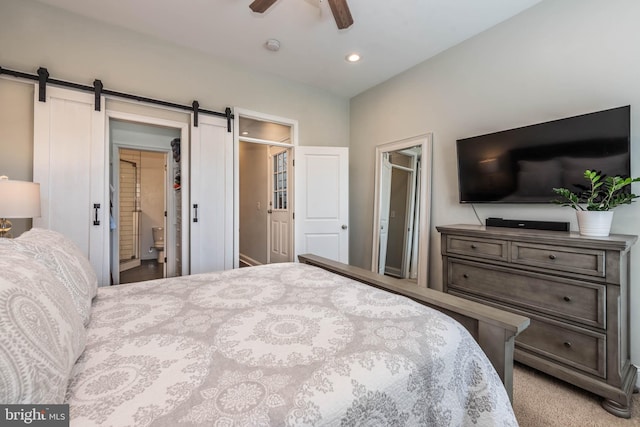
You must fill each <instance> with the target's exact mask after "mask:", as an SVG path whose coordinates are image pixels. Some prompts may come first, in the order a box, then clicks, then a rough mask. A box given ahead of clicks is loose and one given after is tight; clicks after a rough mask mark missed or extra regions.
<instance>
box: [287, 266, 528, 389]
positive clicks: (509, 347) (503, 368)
mask: <svg viewBox="0 0 640 427" xmlns="http://www.w3.org/2000/svg"><path fill="white" fill-rule="evenodd" d="M298 259H299V260H300V262H301V263H304V264H309V265H314V266H316V267H320V268H322V269H324V270H328V271H331V272H332V273H335V274H339V275H341V276H346V277H349V278H351V279H353V280H357V281H358V282H362V283H366V284H367V285H371V286H374V287H376V288H379V289H384V290H386V291H389V292H393V293H394V294H399V295H403V296H406V297H407V298H411V299H412V300H414V301H417V302H419V303H420V304H424V305H427V306H429V307H432V308H434V309H436V310H438V311H441V312H443V313H445V314H447V315H449V316H451V317H452V318H454V319H455V320H457V321H458V322H460V323H461V324H462V325H463V326H464V327H465V328H467V330H468V331H469V332H470V333H471V335H472V336H473V337H474V338H475V340H476V341H477V342H478V344H479V345H480V347H481V348H482V350H483V351H484V352H485V354H486V355H487V357H488V358H489V360H490V361H491V363H492V364H493V366H494V368H495V369H496V371H497V372H498V375H499V376H500V379H502V383H503V384H504V387H505V388H506V390H507V394H508V395H509V399H510V400H511V401H513V349H514V344H515V337H516V335H518V334H519V333H520V332H522V331H524V330H525V329H526V328H527V327H528V326H529V318H528V317H524V316H520V315H518V314H513V313H509V312H506V311H503V310H499V309H497V308H494V307H489V306H486V305H483V304H480V303H477V302H474V301H469V300H465V299H462V298H458V297H456V296H453V295H449V294H445V293H443V292H440V291H436V290H435V289H428V288H422V287H418V286H416V285H412V284H408V283H407V282H405V281H403V280H399V279H394V278H392V277H388V276H383V275H380V274H377V273H374V272H372V271H368V270H365V269H363V268H359V267H354V266H351V265H347V264H343V263H340V262H336V261H332V260H330V259H328V258H323V257H320V256H317V255H311V254H304V255H299V256H298Z"/></svg>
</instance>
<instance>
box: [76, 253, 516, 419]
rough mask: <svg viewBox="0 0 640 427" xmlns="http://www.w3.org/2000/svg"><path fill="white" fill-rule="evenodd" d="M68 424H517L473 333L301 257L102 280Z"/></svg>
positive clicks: (438, 314) (411, 302)
mask: <svg viewBox="0 0 640 427" xmlns="http://www.w3.org/2000/svg"><path fill="white" fill-rule="evenodd" d="M66 401H67V403H69V404H70V411H71V425H72V426H82V427H85V426H93V425H100V426H117V427H122V426H146V425H153V426H171V427H175V426H178V427H179V426H183V425H184V426H188V425H206V426H213V425H215V426H232V425H234V426H236V425H237V426H268V425H273V426H289V425H291V426H293V425H295V426H298V425H316V426H320V425H322V426H324V425H345V426H351V425H368V426H405V425H406V426H416V425H425V426H426V425H428V426H467V425H482V426H489V425H491V426H494V425H497V426H516V425H517V423H516V420H515V418H514V415H513V411H512V408H511V405H510V403H509V399H508V398H507V394H506V392H505V390H504V388H503V386H502V384H501V382H500V379H499V378H498V375H497V374H496V372H495V370H494V369H493V367H492V366H491V364H490V362H489V361H488V359H487V358H486V356H485V355H484V353H482V351H481V350H480V348H479V347H478V345H477V344H476V342H475V341H474V340H473V338H472V337H471V336H470V335H469V334H468V333H467V331H466V330H465V329H464V328H463V327H462V326H461V325H460V324H458V323H457V322H455V321H453V320H452V319H451V318H449V317H447V316H445V315H443V314H442V313H439V312H437V311H435V310H432V309H430V308H427V307H424V306H422V305H419V304H417V303H415V302H413V301H411V300H409V299H407V298H404V297H401V296H397V295H393V294H390V293H387V292H384V291H381V290H377V289H374V288H371V287H369V286H366V285H364V284H361V283H358V282H355V281H352V280H350V279H347V278H344V277H341V276H338V275H335V274H332V273H329V272H326V271H324V270H321V269H319V268H316V267H312V266H308V265H304V264H272V265H268V266H261V267H250V268H243V269H238V270H232V271H226V272H221V273H210V274H201V275H194V276H186V277H179V278H172V279H164V280H155V281H151V282H144V283H138V284H129V285H120V286H113V287H109V288H100V289H99V291H98V296H97V297H96V299H95V300H94V303H93V312H92V318H91V323H90V324H89V326H88V338H87V347H86V350H85V351H84V353H83V354H82V356H81V357H80V359H78V361H77V363H76V365H75V367H74V370H73V372H72V378H71V381H70V384H69V390H68V392H67V398H66Z"/></svg>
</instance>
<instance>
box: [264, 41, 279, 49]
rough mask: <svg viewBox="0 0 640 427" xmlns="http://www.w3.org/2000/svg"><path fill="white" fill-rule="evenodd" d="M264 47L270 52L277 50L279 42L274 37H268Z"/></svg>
mask: <svg viewBox="0 0 640 427" xmlns="http://www.w3.org/2000/svg"><path fill="white" fill-rule="evenodd" d="M264 47H265V48H267V50H270V51H272V52H277V51H279V50H280V42H279V41H278V40H276V39H269V40H267V41H266V42H265V44H264Z"/></svg>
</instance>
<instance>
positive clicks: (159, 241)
mask: <svg viewBox="0 0 640 427" xmlns="http://www.w3.org/2000/svg"><path fill="white" fill-rule="evenodd" d="M151 231H152V233H153V248H154V249H155V250H156V251H158V264H162V263H164V227H153V228H151Z"/></svg>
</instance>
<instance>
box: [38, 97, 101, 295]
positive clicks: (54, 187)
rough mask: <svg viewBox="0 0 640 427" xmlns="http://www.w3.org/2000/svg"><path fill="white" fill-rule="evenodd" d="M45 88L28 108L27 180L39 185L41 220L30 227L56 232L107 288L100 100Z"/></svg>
mask: <svg viewBox="0 0 640 427" xmlns="http://www.w3.org/2000/svg"><path fill="white" fill-rule="evenodd" d="M101 104H102V107H103V108H102V111H95V108H94V95H93V94H92V93H85V92H79V91H74V90H69V89H62V88H57V87H47V102H40V101H39V100H38V87H37V85H36V87H35V99H34V110H33V115H34V117H33V119H34V120H33V121H34V132H33V139H34V141H33V180H34V182H39V183H40V191H41V196H40V197H41V203H42V216H41V217H40V218H34V220H33V224H34V226H35V227H41V228H48V229H51V230H55V231H58V232H60V233H62V234H64V235H65V236H67V237H69V238H70V239H71V240H73V241H74V242H75V243H76V245H78V247H79V248H80V249H81V250H82V252H83V253H84V254H85V255H86V256H87V257H88V258H89V260H90V261H91V265H92V266H93V268H94V269H95V271H96V274H97V276H98V283H99V284H100V285H109V284H110V278H109V259H108V253H109V247H108V245H109V239H108V237H109V200H107V199H106V198H105V194H106V188H105V183H106V169H107V168H106V163H105V156H106V144H105V113H104V99H102V100H101Z"/></svg>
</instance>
